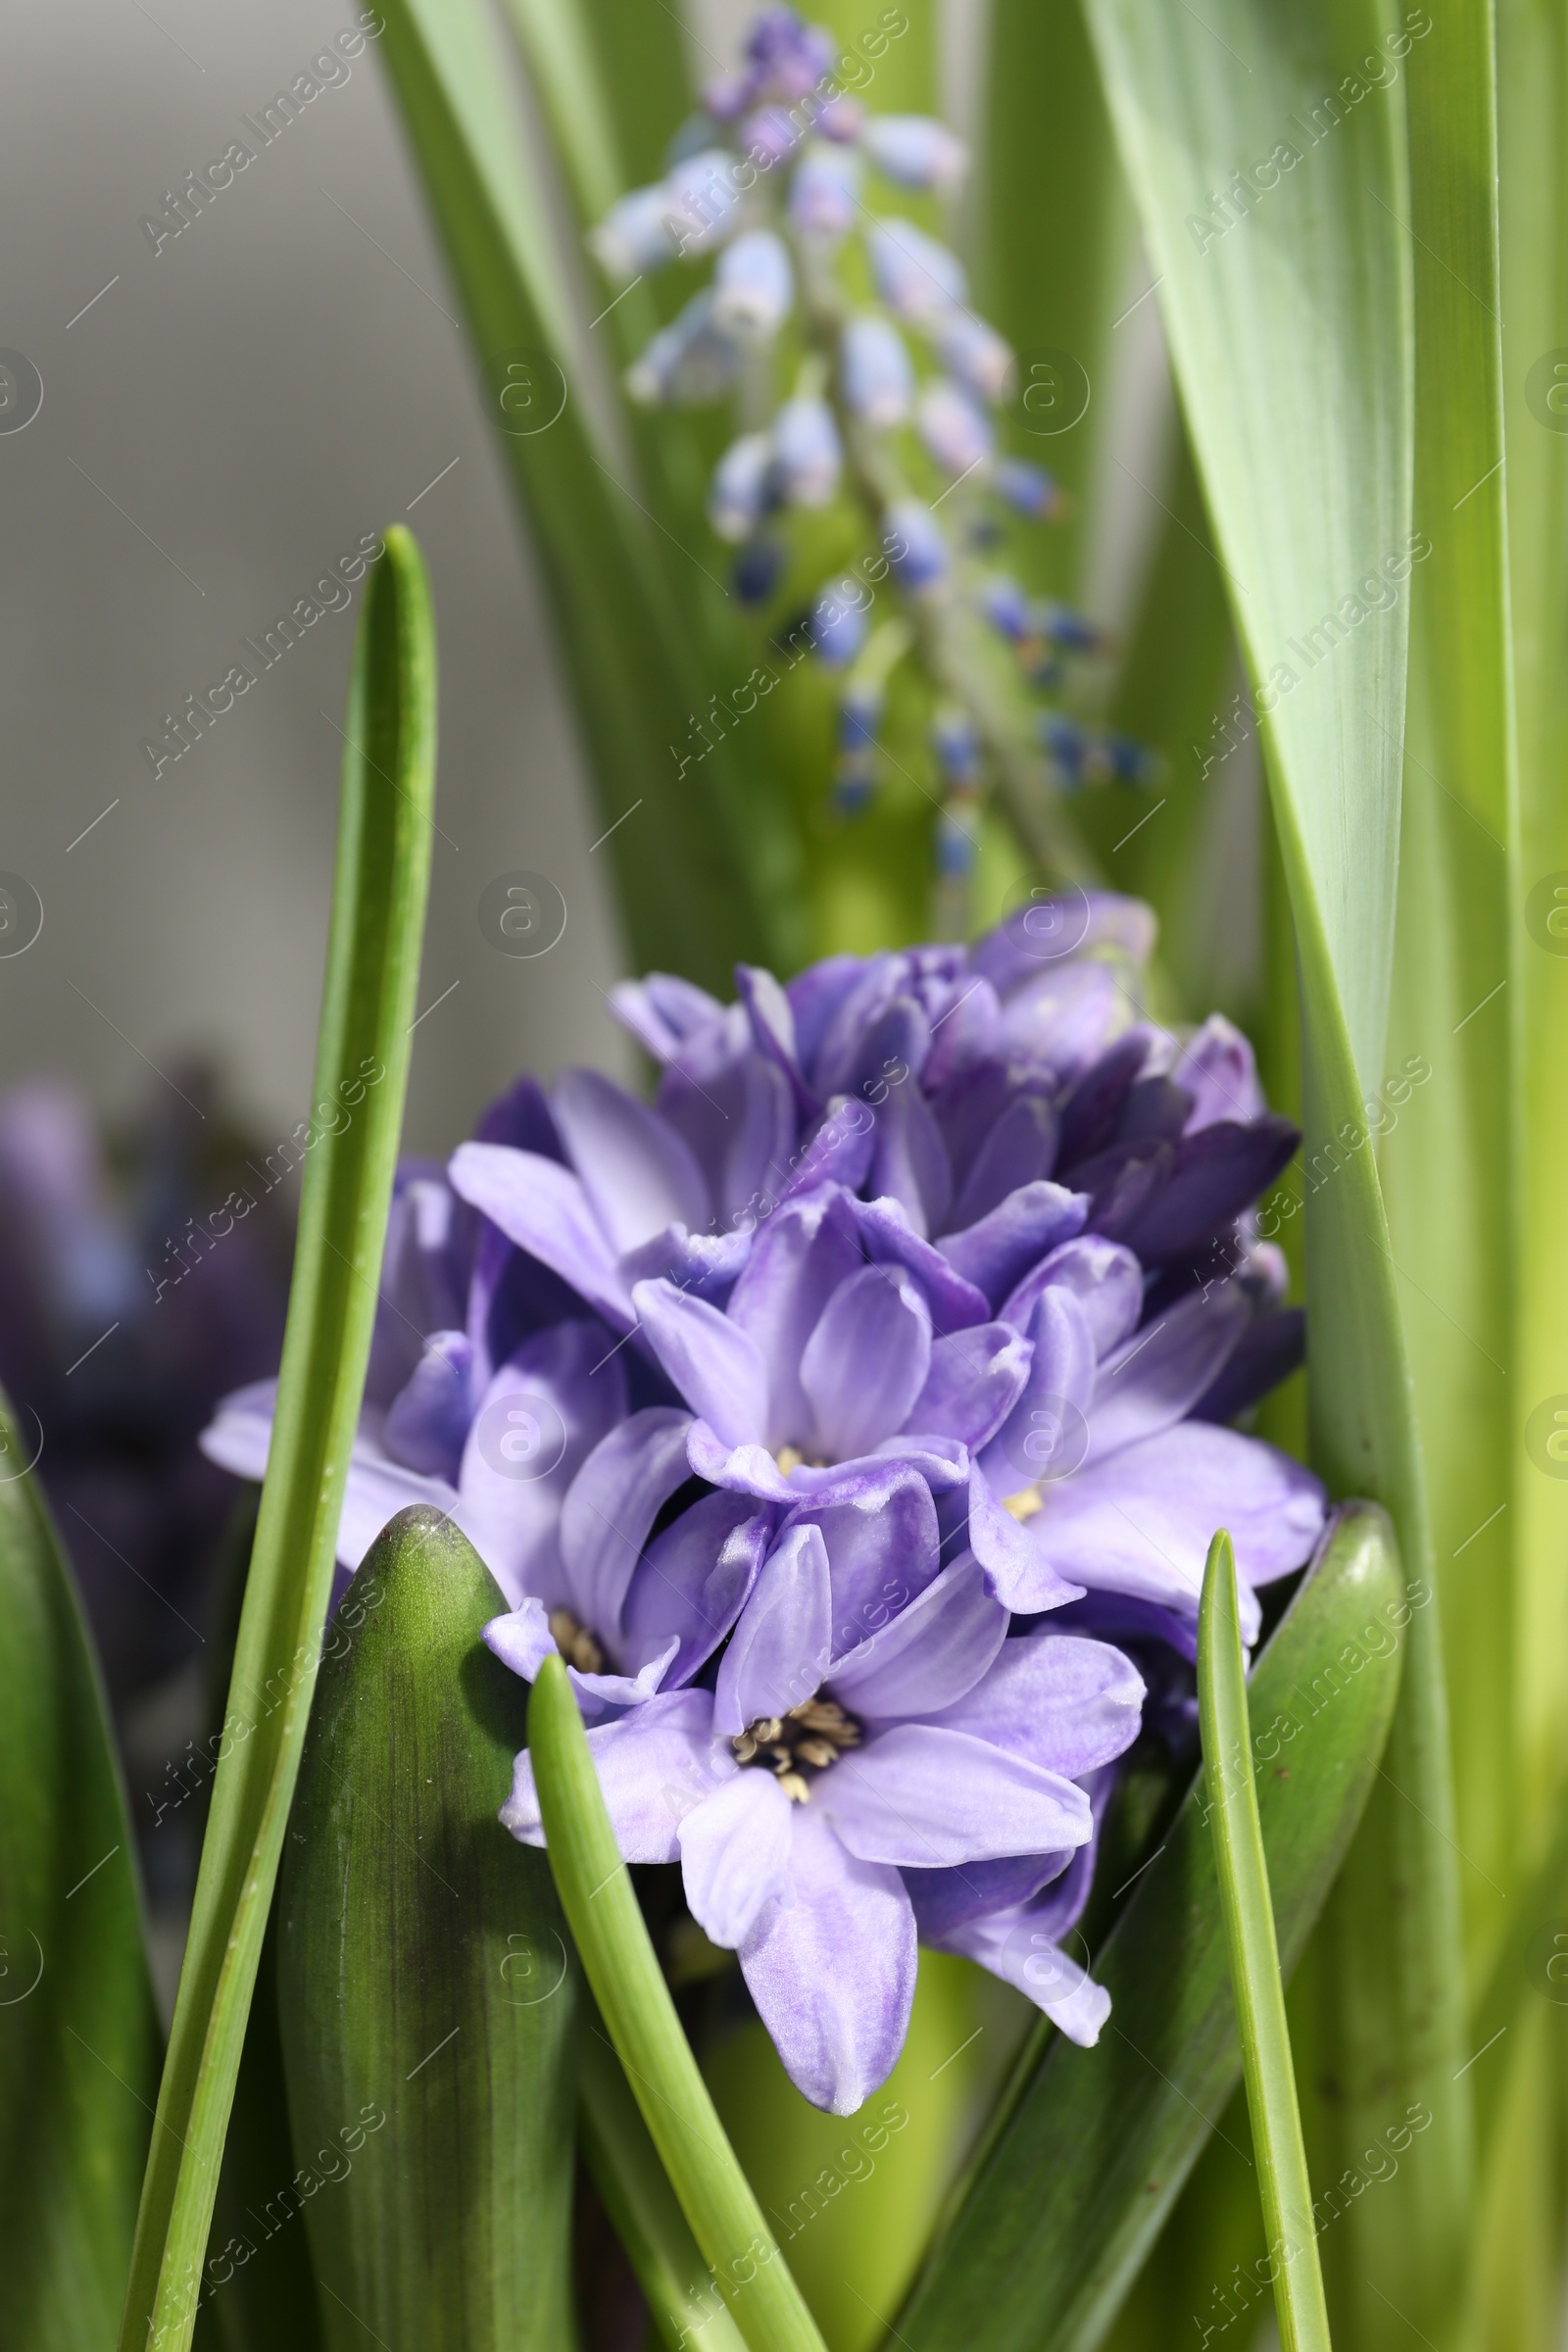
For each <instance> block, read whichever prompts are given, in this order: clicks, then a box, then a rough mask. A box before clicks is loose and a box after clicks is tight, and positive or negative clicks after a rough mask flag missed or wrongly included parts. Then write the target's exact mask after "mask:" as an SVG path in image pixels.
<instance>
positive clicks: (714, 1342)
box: [632, 1282, 768, 1446]
mask: <svg viewBox="0 0 1568 2352" xmlns="http://www.w3.org/2000/svg"><path fill="white" fill-rule="evenodd" d="M632 1304H633V1306H634V1307H635V1309H636V1312H637V1319H638V1321H639V1323H640V1324H641V1325H642V1328H643V1331H644V1332H645V1333H646V1335H647V1338H648V1341H649V1344H650V1345H651V1347H652V1348H653V1350H654V1353H655V1354H656V1355H657V1356H658V1358H659V1360H660V1362H661V1363H662V1365H663V1367H664V1370H665V1371H666V1372H667V1373H668V1374H669V1377H670V1379H671V1380H672V1381H673V1382H674V1384H675V1387H676V1389H677V1390H678V1392H679V1394H680V1395H681V1396H682V1397H685V1399H686V1401H687V1403H688V1404H689V1405H690V1406H691V1408H692V1410H693V1412H694V1413H696V1414H697V1415H698V1416H699V1418H700V1419H702V1420H704V1421H706V1422H707V1423H708V1425H709V1427H710V1428H711V1429H712V1430H714V1431H716V1432H717V1434H718V1436H719V1437H720V1438H722V1439H723V1441H724V1442H725V1444H726V1445H730V1446H745V1445H748V1444H751V1443H754V1442H756V1441H757V1440H759V1439H763V1438H765V1437H766V1435H767V1428H768V1407H767V1379H766V1374H765V1372H764V1370H763V1366H762V1359H761V1357H760V1355H759V1354H758V1351H757V1349H756V1348H755V1347H754V1346H753V1344H752V1342H751V1340H750V1339H748V1337H747V1335H746V1333H745V1331H744V1330H743V1329H742V1328H741V1326H740V1324H739V1323H737V1322H734V1321H732V1320H731V1319H730V1317H729V1316H728V1315H723V1314H720V1312H719V1310H718V1308H717V1307H716V1306H710V1305H709V1303H708V1301H707V1300H706V1299H691V1298H688V1297H686V1296H685V1295H684V1294H683V1293H682V1292H680V1291H677V1290H676V1288H675V1286H674V1284H673V1283H670V1282H640V1283H638V1284H637V1286H636V1288H635V1289H634V1291H633V1292H632Z"/></svg>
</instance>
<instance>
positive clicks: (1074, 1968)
mask: <svg viewBox="0 0 1568 2352" xmlns="http://www.w3.org/2000/svg"><path fill="white" fill-rule="evenodd" d="M942 1948H943V1949H944V1950H945V1951H949V1952H957V1953H960V1954H961V1955H962V1957H963V1958H964V1959H965V1960H977V1961H978V1962H979V1964H980V1966H981V1967H982V1968H987V1969H989V1970H990V1971H991V1974H992V1975H993V1976H994V1977H1001V1978H1002V1980H1003V1982H1004V1983H1005V1984H1007V1985H1015V1986H1016V1988H1017V1989H1018V1991H1019V1992H1022V1993H1025V1994H1027V1995H1028V1997H1029V1999H1030V2000H1031V2001H1033V2002H1034V2004H1035V2007H1036V2008H1037V2009H1043V2010H1044V2011H1045V2013H1046V2015H1047V2017H1049V2018H1050V2020H1051V2022H1052V2024H1053V2025H1054V2026H1055V2027H1056V2029H1057V2031H1058V2032H1060V2033H1062V2034H1066V2036H1067V2039H1068V2040H1069V2041H1075V2042H1077V2043H1078V2045H1079V2047H1080V2048H1081V2049H1086V2050H1092V2049H1093V2048H1094V2046H1095V2043H1096V2042H1097V2041H1098V2040H1099V2039H1100V2030H1101V2028H1102V2026H1103V2024H1104V2022H1105V2020H1106V2018H1107V2017H1108V2016H1109V2015H1110V1995H1109V1993H1108V1992H1106V1991H1105V1990H1104V1989H1103V1986H1102V1985H1097V1984H1096V1983H1095V1981H1094V1979H1093V1977H1091V1976H1090V1974H1089V1972H1088V1970H1087V1969H1085V1968H1083V1967H1081V1966H1080V1964H1079V1963H1078V1962H1077V1961H1076V1960H1075V1959H1074V1958H1073V1957H1072V1955H1071V1953H1070V1952H1064V1951H1063V1950H1062V1949H1061V1948H1060V1946H1059V1945H1058V1944H1056V1943H1054V1942H1053V1941H1052V1937H1051V1933H1050V1931H1049V1929H1047V1928H1045V1927H1041V1926H1036V1925H1035V1924H1034V1922H1033V1920H1032V1919H1031V1916H1030V1910H1029V1906H1028V1905H1027V1904H1023V1905H1020V1906H1019V1908H1018V1909H1017V1910H1016V1911H993V1912H992V1913H991V1914H990V1915H989V1916H988V1917H987V1918H984V1919H973V1920H970V1921H969V1923H968V1925H967V1926H966V1927H961V1928H954V1929H952V1930H950V1931H949V1933H948V1934H947V1935H946V1936H943V1937H942Z"/></svg>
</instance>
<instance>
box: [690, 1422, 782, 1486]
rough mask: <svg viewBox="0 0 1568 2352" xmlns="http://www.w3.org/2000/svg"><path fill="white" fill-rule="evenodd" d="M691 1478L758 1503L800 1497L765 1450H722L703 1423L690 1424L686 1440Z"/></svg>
mask: <svg viewBox="0 0 1568 2352" xmlns="http://www.w3.org/2000/svg"><path fill="white" fill-rule="evenodd" d="M686 1458H687V1460H688V1461H689V1462H690V1464H691V1466H692V1471H693V1474H694V1475H695V1476H696V1477H698V1478H706V1479H707V1481H708V1483H709V1485H710V1486H711V1487H723V1488H726V1489H727V1490H728V1491H729V1492H730V1493H731V1494H734V1495H754V1496H756V1497H757V1498H758V1499H759V1500H760V1501H762V1502H799V1501H800V1500H801V1494H800V1491H799V1489H797V1488H796V1487H795V1486H794V1485H793V1484H792V1483H791V1481H790V1480H789V1479H787V1478H786V1477H785V1476H784V1473H783V1471H782V1470H781V1469H780V1468H779V1466H778V1464H777V1462H776V1461H775V1460H774V1459H773V1456H772V1455H771V1454H770V1453H769V1452H768V1450H767V1447H766V1446H726V1445H725V1443H724V1441H723V1439H722V1438H721V1437H719V1435H718V1434H717V1432H716V1431H715V1430H712V1429H710V1427H709V1425H708V1423H707V1422H706V1421H694V1422H693V1423H692V1426H691V1433H690V1435H689V1436H688V1438H687V1440H686Z"/></svg>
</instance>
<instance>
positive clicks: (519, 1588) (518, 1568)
mask: <svg viewBox="0 0 1568 2352" xmlns="http://www.w3.org/2000/svg"><path fill="white" fill-rule="evenodd" d="M604 1354H605V1335H604V1328H603V1326H602V1325H601V1324H598V1323H589V1322H583V1321H579V1322H573V1323H559V1324H557V1325H556V1326H555V1327H554V1328H553V1329H552V1330H550V1331H542V1332H538V1333H536V1334H535V1335H534V1337H533V1338H532V1339H531V1340H525V1341H524V1343H523V1345H522V1346H521V1347H520V1348H518V1349H517V1351H516V1353H515V1355H514V1356H513V1357H512V1358H511V1360H510V1361H509V1362H507V1363H505V1364H503V1365H502V1367H501V1369H500V1371H499V1372H498V1373H497V1374H496V1375H495V1378H494V1379H493V1380H492V1381H491V1382H490V1384H489V1387H488V1388H487V1389H486V1390H485V1393H484V1395H483V1397H481V1398H480V1400H479V1409H478V1411H477V1412H476V1413H475V1415H474V1418H473V1426H472V1428H471V1429H470V1430H469V1432H468V1440H467V1444H466V1446H465V1447H464V1453H463V1467H462V1469H461V1471H460V1472H459V1475H458V1495H457V1497H455V1507H454V1509H453V1517H454V1518H455V1519H456V1520H457V1522H458V1525H459V1526H460V1527H461V1528H462V1529H463V1532H464V1534H465V1535H466V1537H467V1539H468V1541H469V1543H470V1544H472V1545H473V1547H474V1549H475V1550H476V1551H477V1552H478V1554H479V1557H480V1558H481V1559H482V1560H483V1562H484V1564H485V1566H486V1567H487V1568H488V1569H489V1571H490V1573H491V1575H492V1576H493V1577H494V1578H495V1580H496V1583H497V1584H498V1585H499V1586H500V1587H501V1590H502V1592H503V1593H505V1594H506V1596H507V1598H508V1599H509V1600H510V1601H512V1602H513V1603H514V1604H515V1603H516V1602H518V1601H519V1600H520V1599H521V1598H522V1596H523V1594H524V1593H535V1594H537V1596H538V1597H539V1598H540V1599H541V1600H543V1601H544V1602H545V1604H546V1606H547V1607H554V1606H555V1604H556V1603H557V1602H558V1601H562V1600H564V1599H565V1598H566V1597H567V1589H566V1584H565V1579H564V1573H563V1571H562V1568H561V1563H560V1555H559V1552H558V1550H557V1534H558V1529H559V1526H560V1520H561V1506H562V1503H563V1500H564V1497H565V1495H566V1491H567V1489H568V1488H569V1487H570V1485H571V1482H572V1480H573V1479H574V1478H575V1477H576V1475H577V1472H578V1471H579V1469H580V1468H581V1467H582V1465H583V1463H584V1462H585V1461H586V1460H587V1458H588V1455H589V1454H590V1452H591V1451H592V1450H593V1448H594V1446H597V1445H598V1444H599V1442H600V1440H601V1439H602V1438H604V1437H605V1436H606V1434H607V1433H608V1432H609V1431H611V1430H613V1429H614V1428H616V1427H617V1426H619V1425H620V1424H621V1423H622V1421H623V1419H624V1416H625V1411H626V1381H625V1374H624V1372H623V1371H622V1369H621V1366H620V1361H619V1359H618V1357H612V1358H611V1360H610V1361H609V1362H608V1363H607V1362H605V1360H604Z"/></svg>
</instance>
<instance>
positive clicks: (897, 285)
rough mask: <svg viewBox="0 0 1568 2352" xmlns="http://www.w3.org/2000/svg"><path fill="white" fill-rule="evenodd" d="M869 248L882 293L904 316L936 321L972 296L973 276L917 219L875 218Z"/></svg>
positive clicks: (868, 232)
mask: <svg viewBox="0 0 1568 2352" xmlns="http://www.w3.org/2000/svg"><path fill="white" fill-rule="evenodd" d="M866 248H867V251H868V252H869V254H870V259H871V275H872V277H873V279H874V280H875V283H876V290H877V293H878V295H879V296H880V298H881V300H882V301H883V302H885V303H886V304H887V306H888V309H889V310H890V311H896V312H897V313H898V315H899V317H900V318H901V319H914V320H916V321H917V322H919V323H932V322H934V321H936V320H938V319H942V318H944V317H945V316H946V314H947V313H948V312H949V311H950V310H951V309H952V306H953V305H954V304H955V303H959V302H963V301H966V300H967V298H968V292H969V281H968V279H967V278H966V277H965V275H964V272H963V264H962V263H961V262H960V261H959V259H958V257H957V255H956V253H950V252H949V251H948V249H947V247H946V246H945V245H939V244H938V243H937V240H936V238H935V237H928V236H927V235H926V234H925V231H924V230H923V229H919V228H916V227H915V225H914V222H913V221H899V220H893V221H873V222H872V223H871V226H870V228H869V230H868V231H867V234H866Z"/></svg>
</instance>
